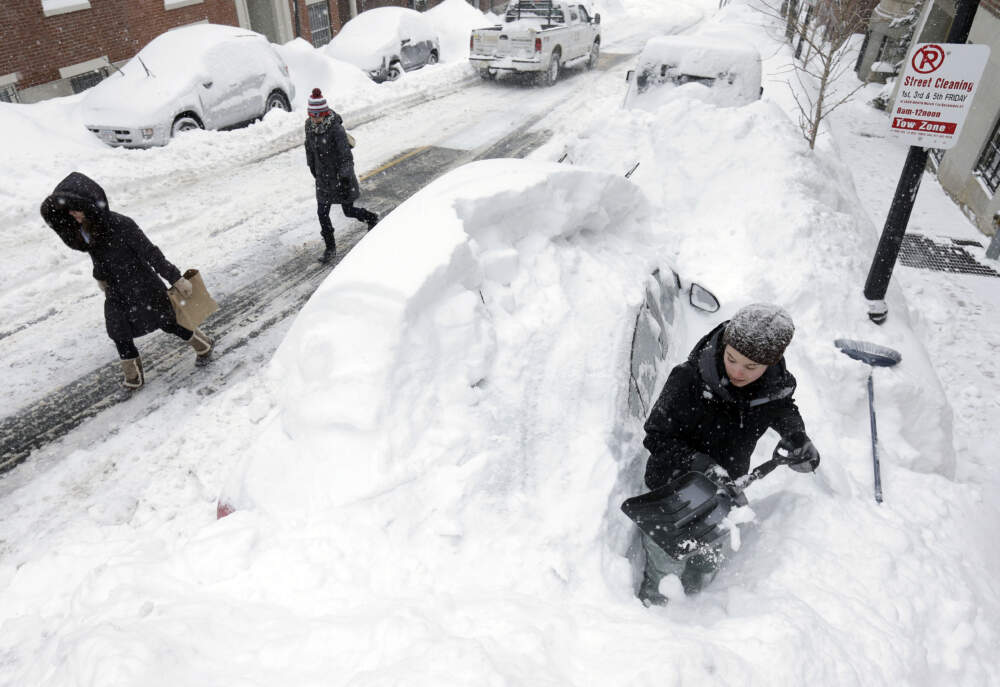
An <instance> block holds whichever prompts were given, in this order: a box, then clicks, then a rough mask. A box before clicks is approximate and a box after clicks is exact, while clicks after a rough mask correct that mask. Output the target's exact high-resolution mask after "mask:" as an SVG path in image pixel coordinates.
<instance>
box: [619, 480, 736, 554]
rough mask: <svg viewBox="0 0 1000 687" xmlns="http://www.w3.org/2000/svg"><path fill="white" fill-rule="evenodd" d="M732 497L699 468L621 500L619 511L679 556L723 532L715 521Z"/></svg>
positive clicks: (721, 515)
mask: <svg viewBox="0 0 1000 687" xmlns="http://www.w3.org/2000/svg"><path fill="white" fill-rule="evenodd" d="M732 506H733V498H732V496H731V495H729V494H727V493H726V492H725V491H724V490H722V489H720V488H719V487H718V485H717V484H716V483H715V482H713V481H712V480H710V479H709V478H708V477H706V476H705V475H704V474H702V473H700V472H688V473H687V474H685V475H682V476H680V477H678V478H677V479H675V480H673V481H672V482H670V483H669V484H666V485H664V486H662V487H659V488H658V489H654V490H653V491H651V492H648V493H646V494H641V495H639V496H634V497H632V498H630V499H627V500H626V501H625V502H624V503H622V511H623V512H624V513H625V515H627V516H628V517H629V518H630V519H631V520H632V521H633V522H634V523H635V524H636V526H637V527H638V528H639V529H640V530H641V531H642V532H643V533H645V534H646V535H648V536H649V537H650V538H651V539H652V540H653V541H654V542H656V544H657V546H659V547H660V548H661V549H663V550H664V551H666V552H667V553H668V554H669V555H671V556H673V557H674V558H682V557H684V556H686V555H687V554H689V553H691V552H692V551H694V550H696V549H698V548H699V547H700V546H702V545H706V544H711V543H712V542H714V541H715V540H716V539H718V538H719V537H720V536H722V534H723V532H722V530H721V529H719V527H718V525H719V523H720V522H722V519H723V518H725V517H726V515H727V514H728V513H729V511H730V510H731V509H732Z"/></svg>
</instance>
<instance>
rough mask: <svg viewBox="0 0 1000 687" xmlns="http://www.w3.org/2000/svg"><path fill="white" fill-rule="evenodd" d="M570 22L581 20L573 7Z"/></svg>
mask: <svg viewBox="0 0 1000 687" xmlns="http://www.w3.org/2000/svg"><path fill="white" fill-rule="evenodd" d="M569 20H570V21H578V20H579V17H577V16H576V10H575V9H573V8H572V7H571V8H570V9H569Z"/></svg>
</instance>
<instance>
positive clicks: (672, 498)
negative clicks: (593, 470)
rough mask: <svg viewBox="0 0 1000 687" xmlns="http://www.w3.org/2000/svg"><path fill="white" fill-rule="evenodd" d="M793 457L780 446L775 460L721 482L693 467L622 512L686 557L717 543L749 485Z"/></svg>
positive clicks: (744, 502)
mask: <svg viewBox="0 0 1000 687" xmlns="http://www.w3.org/2000/svg"><path fill="white" fill-rule="evenodd" d="M790 462H792V459H791V458H790V457H789V455H788V452H787V451H785V452H782V449H781V447H780V446H778V447H775V449H774V453H773V454H772V455H771V459H770V460H768V461H767V462H765V463H761V464H760V465H759V466H757V467H756V468H755V469H754V470H753V472H751V473H750V474H748V475H744V476H743V477H740V478H738V479H737V480H735V481H732V482H728V483H722V484H719V483H717V482H714V481H713V480H712V479H711V478H710V477H708V476H707V475H705V474H704V473H701V472H694V471H691V472H688V473H685V474H684V475H681V476H680V477H678V478H677V479H675V480H673V481H671V482H670V483H668V484H665V485H663V486H662V487H659V488H657V489H654V490H653V491H650V492H648V493H645V494H640V495H639V496H633V497H632V498H630V499H626V500H625V502H624V503H622V511H623V512H624V513H625V515H627V516H628V517H629V518H630V519H631V520H632V521H633V522H634V523H635V524H636V526H637V527H638V528H639V529H640V530H642V532H643V533H645V534H646V535H648V536H649V537H650V538H651V539H652V540H653V541H654V542H656V545H657V546H659V547H660V548H661V549H663V550H664V551H666V552H667V553H668V554H669V555H670V556H672V557H674V558H677V559H681V558H683V557H685V556H687V555H688V554H690V553H692V552H694V551H697V550H698V549H700V548H702V547H704V546H706V545H709V544H712V543H713V542H715V541H716V540H717V539H719V538H720V537H721V536H722V535H723V534H725V530H723V529H721V528H720V527H719V525H720V524H721V523H722V520H723V519H724V518H725V517H726V516H727V515H728V514H729V511H730V510H732V509H733V506H745V505H747V498H746V496H744V495H743V490H744V489H745V488H746V487H747V486H749V485H750V484H753V483H754V482H756V481H757V480H758V479H760V478H761V477H764V476H765V475H767V474H769V473H770V472H771V471H773V470H774V469H775V468H776V467H778V466H779V465H787V464H788V463H790Z"/></svg>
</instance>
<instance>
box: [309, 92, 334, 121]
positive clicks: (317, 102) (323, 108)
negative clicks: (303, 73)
mask: <svg viewBox="0 0 1000 687" xmlns="http://www.w3.org/2000/svg"><path fill="white" fill-rule="evenodd" d="M329 111H330V107H329V106H328V105H327V104H326V98H324V97H323V93H322V92H320V90H319V89H318V88H314V89H313V91H312V95H310V96H309V116H310V117H318V116H320V115H324V114H326V113H328V112H329Z"/></svg>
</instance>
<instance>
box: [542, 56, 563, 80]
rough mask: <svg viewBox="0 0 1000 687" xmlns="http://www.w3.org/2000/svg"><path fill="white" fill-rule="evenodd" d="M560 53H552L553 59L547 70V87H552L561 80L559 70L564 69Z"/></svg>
mask: <svg viewBox="0 0 1000 687" xmlns="http://www.w3.org/2000/svg"><path fill="white" fill-rule="evenodd" d="M559 57H560V52H559V51H558V50H554V51H552V59H551V60H549V68H548V69H547V70H545V85H546V86H551V85H552V84H554V83H555V82H556V80H557V79H558V78H559V70H560V68H561V67H562V65H561V64H559Z"/></svg>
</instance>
